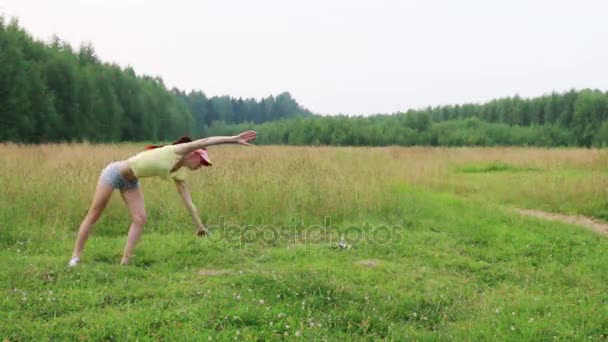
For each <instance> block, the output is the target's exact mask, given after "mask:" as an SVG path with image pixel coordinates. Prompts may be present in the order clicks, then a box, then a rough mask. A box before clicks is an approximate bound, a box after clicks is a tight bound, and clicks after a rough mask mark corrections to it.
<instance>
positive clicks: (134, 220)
mask: <svg viewBox="0 0 608 342" xmlns="http://www.w3.org/2000/svg"><path fill="white" fill-rule="evenodd" d="M120 194H121V195H122V198H123V200H124V201H125V203H126V205H127V208H129V213H130V214H131V226H130V227H129V235H128V236H127V244H126V245H125V251H124V253H123V255H122V260H121V261H120V263H121V264H123V265H126V264H127V263H129V259H130V258H131V256H132V255H133V250H134V249H135V245H136V244H137V241H139V237H140V236H141V232H142V231H143V229H144V224H145V223H146V209H145V207H144V194H143V192H142V191H141V188H140V187H139V186H137V187H135V188H134V189H129V190H121V192H120Z"/></svg>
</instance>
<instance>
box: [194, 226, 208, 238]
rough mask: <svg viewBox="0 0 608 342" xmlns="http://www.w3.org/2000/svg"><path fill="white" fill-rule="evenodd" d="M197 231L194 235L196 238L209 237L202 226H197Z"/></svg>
mask: <svg viewBox="0 0 608 342" xmlns="http://www.w3.org/2000/svg"><path fill="white" fill-rule="evenodd" d="M197 227H198V228H197V230H196V235H198V236H208V235H209V231H208V230H207V228H205V226H203V224H202V223H201V224H199V225H197Z"/></svg>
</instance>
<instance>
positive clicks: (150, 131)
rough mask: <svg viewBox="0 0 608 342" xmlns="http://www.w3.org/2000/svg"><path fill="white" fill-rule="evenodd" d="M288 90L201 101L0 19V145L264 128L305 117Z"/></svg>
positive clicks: (87, 50) (168, 136)
mask: <svg viewBox="0 0 608 342" xmlns="http://www.w3.org/2000/svg"><path fill="white" fill-rule="evenodd" d="M310 114H311V113H310V112H309V111H307V110H306V109H304V108H302V107H301V106H300V105H299V104H298V103H297V102H296V101H295V100H294V99H293V98H292V97H291V95H290V94H289V93H282V94H279V95H278V96H276V97H274V96H269V97H267V98H264V99H261V100H260V101H257V100H255V99H244V100H243V99H235V98H232V97H229V96H221V97H217V96H216V97H211V98H207V97H206V96H205V94H204V93H203V92H201V91H192V92H190V93H188V94H186V93H185V92H183V91H181V90H179V89H175V88H173V89H167V87H166V86H165V85H164V83H163V80H162V79H161V78H159V77H151V76H146V75H141V76H140V75H137V74H136V73H135V71H134V70H133V69H132V68H130V67H127V68H121V67H119V66H118V65H116V64H110V63H103V62H102V61H100V59H99V58H98V57H97V55H96V53H95V51H94V49H93V47H92V46H90V45H82V46H80V47H79V48H78V49H73V48H72V47H71V46H70V45H69V44H67V43H65V42H62V41H61V40H60V39H59V38H57V37H55V38H53V39H52V41H51V42H49V43H44V42H40V41H36V40H34V39H33V38H32V37H31V36H30V35H29V34H28V33H27V32H26V31H25V30H23V29H22V28H21V27H20V26H19V24H18V22H17V20H16V19H12V20H11V21H10V22H9V23H7V22H6V20H5V19H4V17H1V16H0V128H1V129H0V141H14V142H27V143H38V142H54V141H83V140H87V141H92V142H117V141H142V140H154V141H157V140H170V139H173V138H175V137H177V136H180V135H196V136H199V135H203V134H204V133H205V132H206V128H207V126H209V125H211V124H212V123H213V122H214V121H223V122H227V123H240V122H244V121H250V122H255V123H262V122H266V121H268V120H276V119H280V118H290V117H294V116H304V115H310Z"/></svg>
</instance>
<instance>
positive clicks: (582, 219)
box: [516, 209, 608, 235]
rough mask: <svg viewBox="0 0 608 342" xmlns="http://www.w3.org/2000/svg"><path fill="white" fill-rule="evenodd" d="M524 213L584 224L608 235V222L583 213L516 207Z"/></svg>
mask: <svg viewBox="0 0 608 342" xmlns="http://www.w3.org/2000/svg"><path fill="white" fill-rule="evenodd" d="M516 210H517V212H519V213H520V214H522V215H526V216H534V217H540V218H542V219H546V220H552V221H560V222H564V223H569V224H575V225H577V226H583V227H585V228H589V229H593V230H594V231H596V232H598V233H600V234H602V235H608V223H605V222H602V221H599V220H596V219H592V218H589V217H587V216H582V215H564V214H556V213H549V212H546V211H540V210H531V209H516Z"/></svg>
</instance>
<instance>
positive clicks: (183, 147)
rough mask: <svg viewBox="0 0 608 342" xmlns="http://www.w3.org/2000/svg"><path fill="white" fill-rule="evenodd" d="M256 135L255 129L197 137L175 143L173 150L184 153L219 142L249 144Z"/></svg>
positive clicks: (219, 143) (218, 143)
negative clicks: (219, 135)
mask: <svg viewBox="0 0 608 342" xmlns="http://www.w3.org/2000/svg"><path fill="white" fill-rule="evenodd" d="M256 136H257V133H256V131H252V130H249V131H245V132H242V133H239V134H238V135H234V136H231V137H208V138H203V139H197V140H194V141H192V142H189V143H185V144H179V145H176V148H175V152H176V153H178V154H181V155H185V154H188V153H190V152H192V151H195V150H198V149H199V148H205V147H207V146H212V145H221V144H241V145H248V146H249V145H251V144H250V143H249V142H250V141H253V140H255V138H256Z"/></svg>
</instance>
